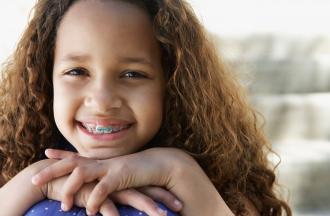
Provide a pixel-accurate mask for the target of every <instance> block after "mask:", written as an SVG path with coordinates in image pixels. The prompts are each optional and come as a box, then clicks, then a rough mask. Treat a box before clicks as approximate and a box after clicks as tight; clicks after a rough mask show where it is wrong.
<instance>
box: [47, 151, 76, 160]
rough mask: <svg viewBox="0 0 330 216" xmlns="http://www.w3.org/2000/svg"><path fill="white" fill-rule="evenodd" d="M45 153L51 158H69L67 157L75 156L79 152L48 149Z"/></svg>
mask: <svg viewBox="0 0 330 216" xmlns="http://www.w3.org/2000/svg"><path fill="white" fill-rule="evenodd" d="M45 155H46V156H47V157H48V158H49V159H63V158H67V157H74V156H76V155H79V154H78V153H76V152H71V151H65V150H59V149H46V150H45Z"/></svg>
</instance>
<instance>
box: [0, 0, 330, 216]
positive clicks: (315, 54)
mask: <svg viewBox="0 0 330 216" xmlns="http://www.w3.org/2000/svg"><path fill="white" fill-rule="evenodd" d="M34 2H35V0H11V1H5V0H0V29H1V30H0V31H1V34H0V63H2V62H3V61H4V60H5V59H6V58H7V57H8V56H9V54H10V53H11V52H12V50H13V49H14V47H15V45H16V42H17V40H18V38H19V37H20V35H21V33H22V31H23V29H24V27H25V25H26V23H27V18H28V14H29V11H30V9H31V8H32V6H33V4H34ZM188 2H190V3H191V5H192V7H193V8H194V10H195V13H196V14H197V16H198V17H199V18H200V20H201V22H202V23H203V24H204V25H205V27H206V28H207V30H208V31H209V32H210V34H211V35H212V37H214V40H215V41H216V45H217V47H218V48H219V52H220V53H221V54H222V55H223V58H224V59H225V60H226V61H227V62H228V64H229V65H230V66H231V67H233V68H234V69H235V71H236V72H237V73H238V74H239V76H240V78H241V81H242V84H243V85H245V87H246V88H247V89H248V91H249V92H250V100H251V102H252V103H253V104H254V105H255V107H256V108H257V110H259V112H260V113H261V114H262V115H263V116H264V118H265V130H266V133H267V135H268V137H269V138H270V140H271V143H272V145H273V148H274V149H275V151H276V152H277V153H278V154H279V155H280V156H281V163H280V165H279V166H278V169H277V173H278V176H279V183H280V184H281V185H283V189H282V190H281V193H282V194H283V196H284V197H285V198H286V199H287V200H289V202H290V204H291V206H292V208H293V211H294V215H297V216H309V215H310V216H312V215H313V216H321V215H322V216H323V215H324V216H325V215H330V205H329V204H330V130H329V129H330V118H328V117H330V93H329V92H330V28H329V26H328V21H329V20H330V13H329V11H330V1H328V0H217V1H215V0H189V1H188ZM328 120H329V122H328ZM270 159H271V160H272V161H273V162H274V164H276V163H277V162H279V159H278V158H276V157H274V156H270Z"/></svg>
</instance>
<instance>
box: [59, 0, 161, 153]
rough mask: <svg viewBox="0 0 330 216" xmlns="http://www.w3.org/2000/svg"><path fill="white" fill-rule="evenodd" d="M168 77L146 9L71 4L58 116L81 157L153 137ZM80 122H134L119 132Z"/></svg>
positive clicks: (62, 47) (62, 45)
mask: <svg viewBox="0 0 330 216" xmlns="http://www.w3.org/2000/svg"><path fill="white" fill-rule="evenodd" d="M81 14H84V16H81ZM164 83H165V81H164V76H163V72H162V66H161V51H160V47H159V45H158V43H157V41H156V39H155V37H154V34H153V29H152V25H151V22H150V20H149V17H148V16H147V14H146V13H144V11H142V10H141V9H139V8H136V7H135V6H132V5H130V4H127V3H118V2H115V1H107V2H105V1H80V2H78V3H76V4H74V5H73V6H72V7H71V8H70V9H69V10H68V12H67V13H66V15H65V16H64V18H63V20H62V22H61V24H60V27H59V30H58V32H57V40H56V48H55V59H54V70H53V84H54V117H55V122H56V125H57V127H58V129H59V130H60V132H61V133H62V134H63V135H64V137H65V138H66V139H67V140H68V141H69V142H70V143H71V144H72V145H73V146H74V147H75V148H76V149H77V150H78V152H79V153H80V155H82V156H85V157H89V158H96V159H106V158H110V157H115V156H120V155H126V154H130V153H133V152H136V151H137V150H138V149H139V148H141V147H142V146H143V145H145V144H146V143H147V142H149V141H150V139H151V138H152V137H153V136H154V135H155V134H156V132H157V131H158V130H159V127H160V125H161V121H162V115H163V113H162V110H163V92H164ZM80 122H84V123H89V124H90V123H92V124H93V123H94V124H99V125H100V124H101V125H104V126H109V125H116V126H117V127H118V126H127V125H130V126H129V128H128V129H126V130H123V132H121V133H117V135H118V134H120V137H115V135H114V136H104V135H98V136H92V135H91V134H86V133H84V132H83V129H82V127H81V125H80ZM113 137H115V138H113Z"/></svg>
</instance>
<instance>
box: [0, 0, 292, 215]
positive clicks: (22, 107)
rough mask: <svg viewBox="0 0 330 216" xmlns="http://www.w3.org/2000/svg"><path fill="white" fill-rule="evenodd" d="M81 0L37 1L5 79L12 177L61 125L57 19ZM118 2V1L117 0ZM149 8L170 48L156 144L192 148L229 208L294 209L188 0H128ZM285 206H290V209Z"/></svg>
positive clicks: (6, 147)
mask: <svg viewBox="0 0 330 216" xmlns="http://www.w3.org/2000/svg"><path fill="white" fill-rule="evenodd" d="M76 1H78V0H56V1H53V0H38V1H37V3H36V5H35V7H34V10H33V15H32V17H31V19H30V21H29V24H28V27H27V29H26V30H25V32H24V34H23V36H22V38H21V40H20V42H19V43H18V46H17V48H16V51H15V52H14V54H13V56H12V57H11V58H10V59H9V60H8V61H7V62H6V64H4V65H3V71H2V74H1V75H2V77H1V80H0V82H1V83H0V84H1V85H0V128H1V130H0V156H1V157H0V167H1V170H2V172H1V176H2V177H1V178H3V179H4V181H8V180H9V179H10V178H12V177H13V176H14V175H16V174H17V173H18V172H19V171H20V170H22V169H23V168H25V167H26V166H28V165H30V164H31V163H33V162H35V161H37V160H39V159H40V158H39V156H40V155H41V154H42V152H43V149H45V148H47V147H49V146H50V145H52V144H53V143H54V142H55V140H56V138H57V137H58V136H59V132H58V130H57V128H56V126H55V122H54V119H53V110H52V105H53V102H52V101H53V99H52V97H53V92H52V91H53V87H52V67H53V54H54V46H55V38H56V32H57V28H58V25H59V23H60V21H61V19H62V17H63V16H64V14H65V12H66V11H67V10H68V8H69V7H70V6H71V5H72V4H73V3H74V2H76ZM117 1H119V0H117ZM122 1H126V2H130V3H132V4H134V5H136V6H138V7H141V8H142V9H144V10H145V11H146V12H147V13H148V14H149V15H150V18H151V20H152V22H153V25H154V30H155V35H156V38H157V39H158V41H159V43H160V45H161V48H162V52H163V61H162V62H163V67H164V71H165V77H166V80H167V88H166V93H167V94H166V108H165V109H166V110H165V118H164V121H163V125H162V128H161V129H160V131H159V132H158V134H157V136H156V138H155V139H156V140H161V142H160V141H158V142H157V143H156V144H155V142H152V143H150V144H149V145H148V147H152V146H155V145H157V146H160V145H161V146H172V147H176V148H180V149H183V150H185V151H186V152H188V153H190V154H191V155H192V156H193V157H194V158H195V159H196V160H197V161H198V162H199V164H200V165H201V166H202V168H203V169H204V171H205V172H206V174H207V175H208V176H209V178H210V179H211V181H212V182H213V183H214V185H215V187H216V188H217V190H218V191H219V193H220V194H221V195H222V197H223V199H224V200H225V201H226V203H227V204H228V205H229V207H230V208H231V209H232V210H233V211H234V212H235V213H236V214H238V215H240V214H243V213H244V212H245V207H244V197H245V198H248V199H249V200H251V202H252V203H253V204H254V205H255V206H256V208H257V210H258V211H259V212H260V213H261V215H267V216H268V215H282V213H283V212H286V214H287V215H291V210H290V208H289V206H288V205H287V204H286V202H284V201H282V200H281V199H279V198H278V197H277V195H276V193H275V188H274V187H275V174H274V168H272V167H270V164H269V161H268V160H267V153H268V152H269V151H271V150H270V147H269V145H268V143H267V140H266V139H265V137H264V134H263V131H262V130H261V128H260V127H259V124H258V121H257V113H256V111H254V110H253V109H252V108H251V107H250V106H249V105H248V103H247V102H246V99H245V94H244V91H243V90H242V88H241V87H240V85H239V83H238V82H237V81H236V79H235V77H234V76H233V74H232V73H231V71H230V70H228V69H227V68H226V67H225V66H224V64H223V63H222V62H221V60H220V58H219V56H218V54H217V52H216V50H215V49H214V46H213V44H212V42H211V40H210V38H208V35H207V33H206V31H205V30H204V29H203V27H202V25H201V24H200V23H199V21H198V20H197V18H196V16H195V14H194V13H193V10H192V9H191V8H190V6H189V5H188V4H187V3H186V2H185V1H183V0H122ZM283 210H284V211H283Z"/></svg>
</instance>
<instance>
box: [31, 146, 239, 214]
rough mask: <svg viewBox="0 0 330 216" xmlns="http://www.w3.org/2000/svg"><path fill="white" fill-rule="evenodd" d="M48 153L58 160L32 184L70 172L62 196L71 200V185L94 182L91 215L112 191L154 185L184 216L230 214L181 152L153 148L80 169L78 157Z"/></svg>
mask: <svg viewBox="0 0 330 216" xmlns="http://www.w3.org/2000/svg"><path fill="white" fill-rule="evenodd" d="M51 154H53V155H52V156H54V158H58V159H61V160H60V161H59V162H57V163H55V164H53V165H51V166H49V167H48V168H46V169H44V170H43V171H41V172H40V173H39V174H37V175H36V176H35V177H36V179H35V183H36V184H39V185H42V184H44V183H46V182H48V181H50V180H51V179H54V178H57V177H59V176H63V175H67V174H69V173H71V172H72V174H71V175H70V179H68V183H67V184H66V186H65V189H64V190H65V191H64V194H65V196H67V197H70V196H72V195H73V194H75V193H76V191H77V188H76V187H73V188H72V186H74V185H76V186H77V185H83V184H85V183H87V182H92V181H94V180H97V181H98V183H97V185H96V186H95V188H94V189H93V191H92V192H91V194H90V196H89V198H88V201H87V205H86V207H87V209H89V211H91V212H95V211H96V210H97V209H99V206H100V205H101V203H102V202H103V201H104V200H105V198H106V197H107V195H108V194H111V193H112V192H114V191H120V190H123V189H127V188H132V187H134V188H136V187H142V186H148V185H154V186H163V187H165V188H166V189H167V190H169V191H170V192H172V193H173V194H175V195H176V196H177V197H178V198H179V199H180V200H181V201H182V202H183V204H184V206H183V209H182V211H181V212H180V214H182V215H183V216H186V215H189V216H195V215H210V216H213V215H214V216H218V215H226V216H227V215H233V214H232V212H231V211H230V209H229V208H228V206H227V205H226V204H225V202H224V201H223V199H222V197H221V196H220V194H219V193H218V192H217V190H216V188H215V187H214V186H213V184H212V182H211V181H210V179H209V178H208V177H207V176H206V174H205V173H204V172H203V170H202V169H201V168H200V166H199V165H198V164H197V162H196V161H195V160H194V159H193V158H192V157H191V156H189V155H188V154H186V153H185V152H183V151H181V150H178V149H174V148H152V149H148V150H145V151H142V152H138V153H134V154H131V155H125V156H121V157H115V158H111V159H108V160H98V161H95V160H94V161H93V162H92V161H91V162H90V163H83V166H79V161H80V160H81V157H68V158H66V157H65V152H63V151H53V150H52V153H51ZM77 173H78V174H79V175H77ZM69 186H70V187H69ZM78 188H79V187H78Z"/></svg>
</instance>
